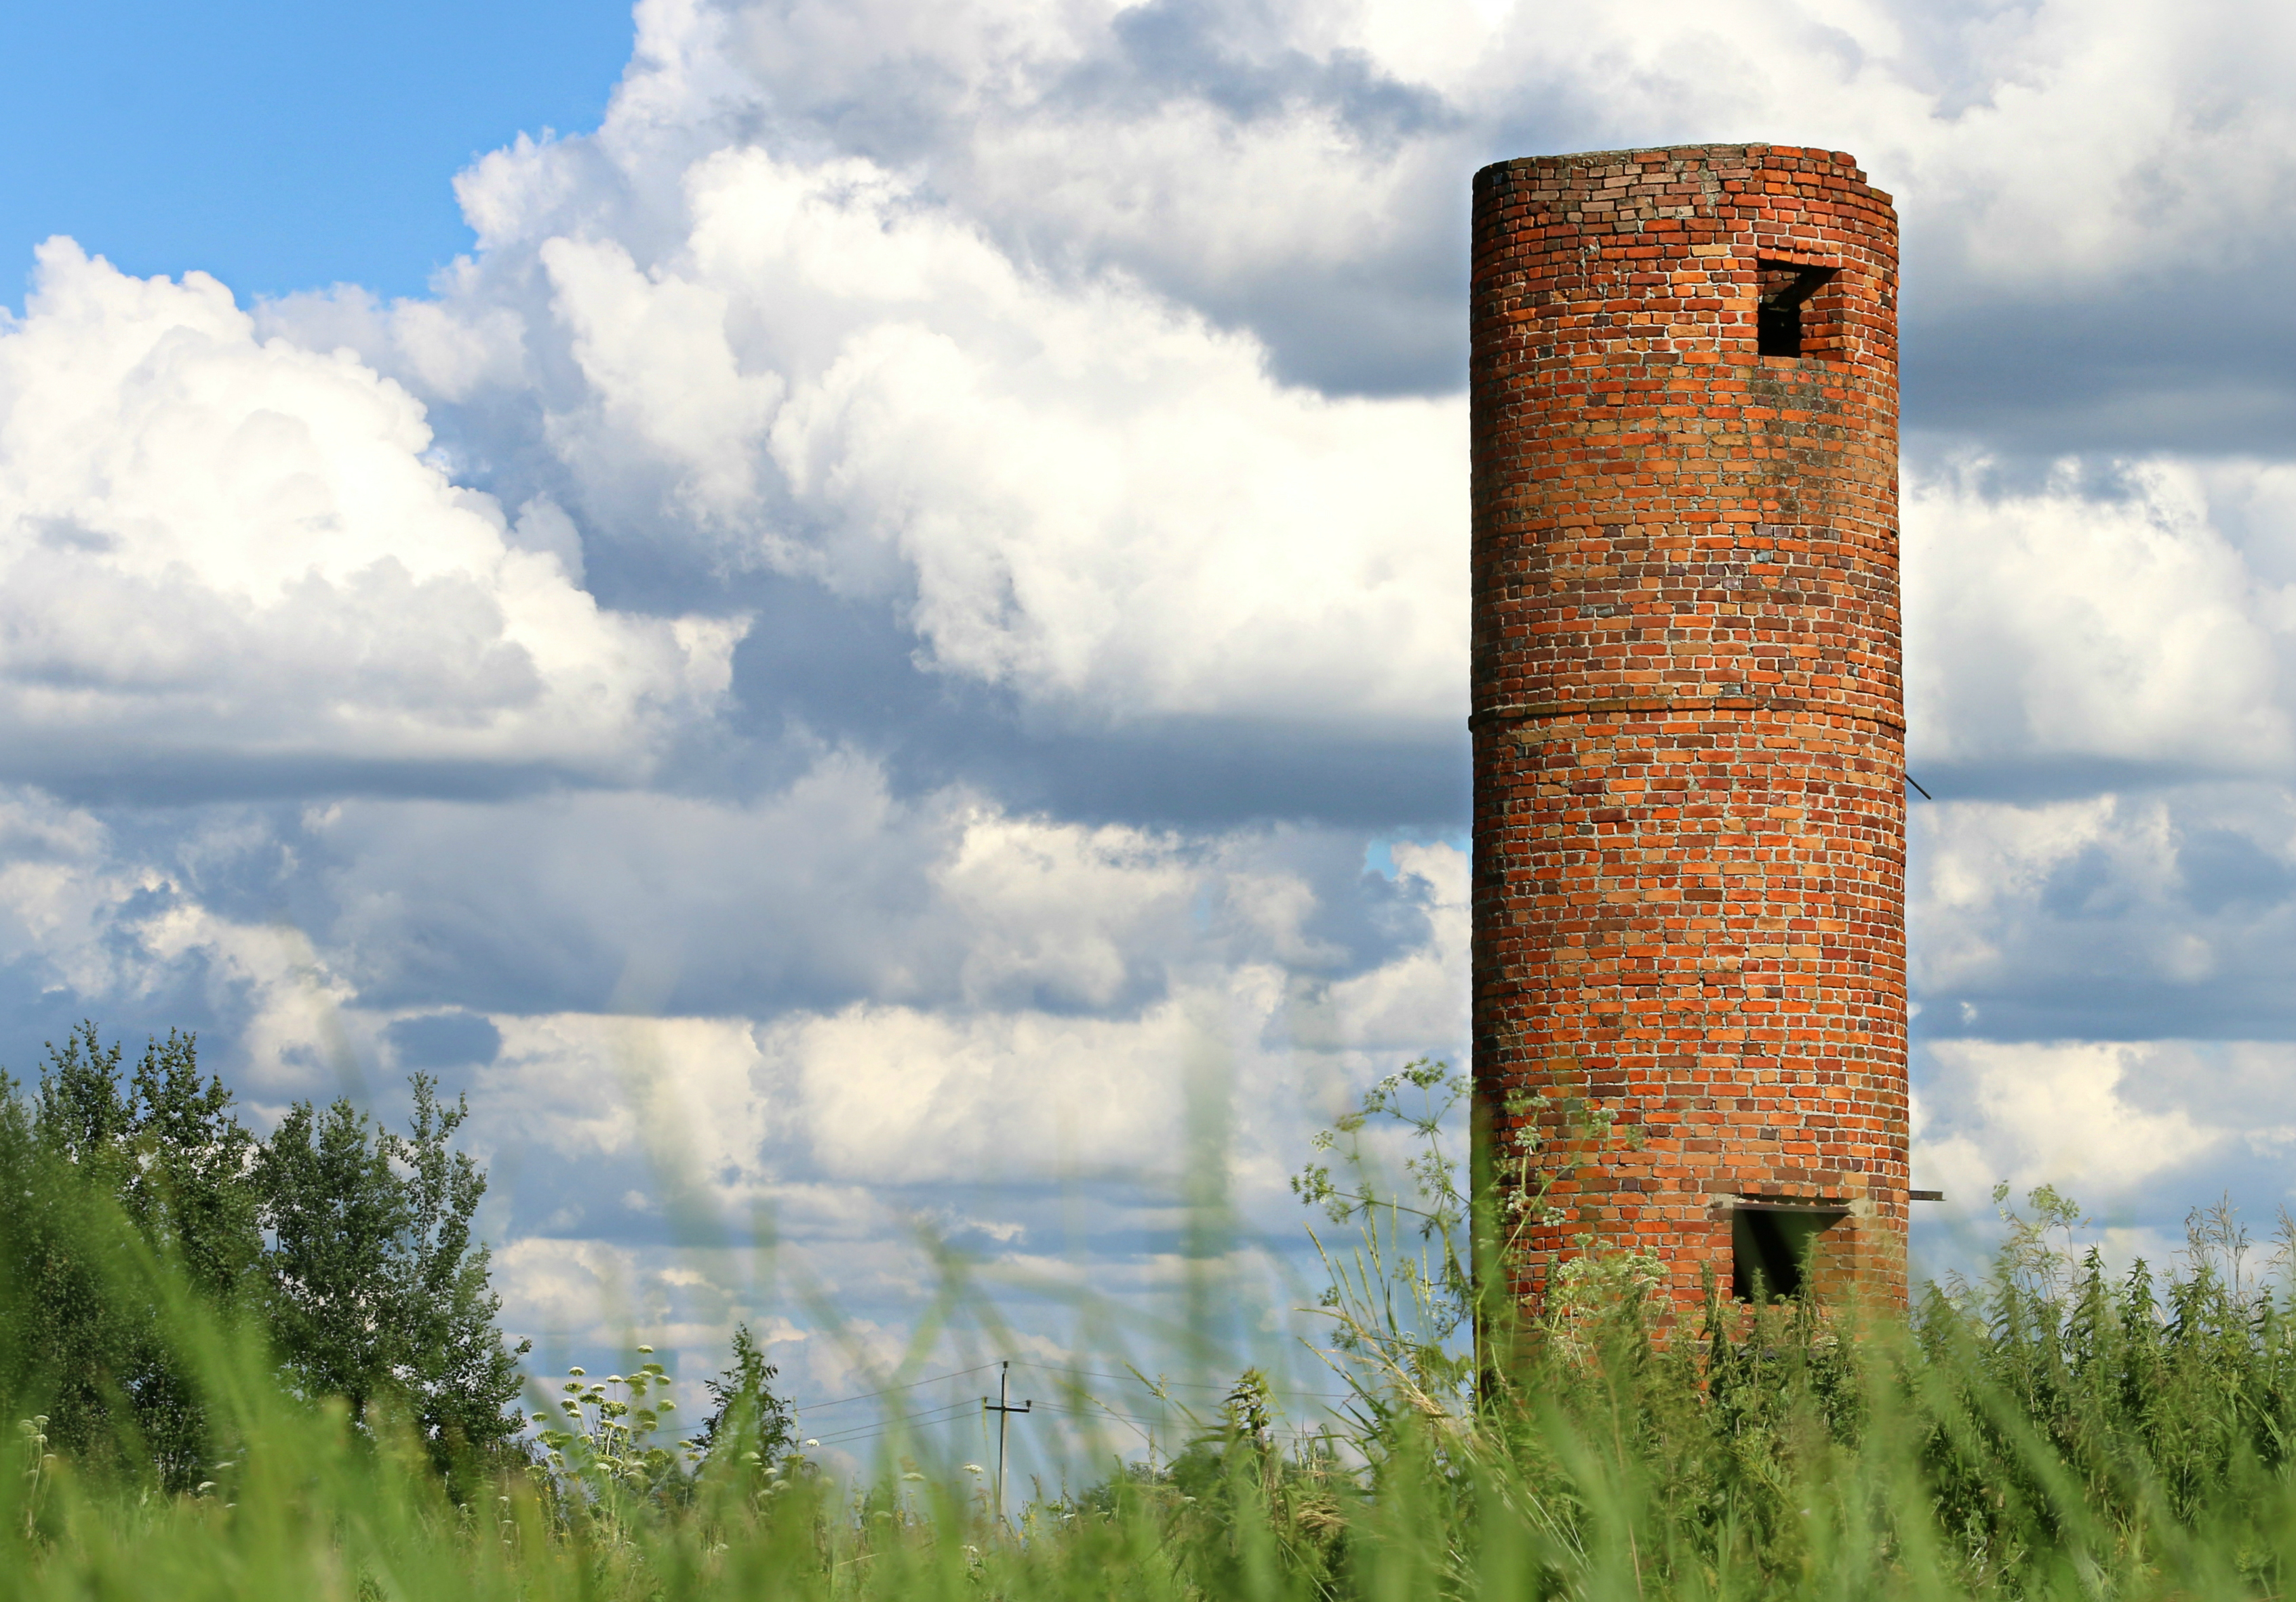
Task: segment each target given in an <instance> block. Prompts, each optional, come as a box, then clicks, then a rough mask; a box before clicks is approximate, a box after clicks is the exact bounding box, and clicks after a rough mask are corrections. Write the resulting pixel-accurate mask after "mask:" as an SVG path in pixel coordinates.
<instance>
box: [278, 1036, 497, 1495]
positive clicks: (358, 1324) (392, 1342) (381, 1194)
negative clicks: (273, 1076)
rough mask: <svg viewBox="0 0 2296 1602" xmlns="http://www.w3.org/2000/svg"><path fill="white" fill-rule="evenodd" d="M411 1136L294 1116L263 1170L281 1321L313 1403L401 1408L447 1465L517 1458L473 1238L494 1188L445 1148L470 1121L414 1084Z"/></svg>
mask: <svg viewBox="0 0 2296 1602" xmlns="http://www.w3.org/2000/svg"><path fill="white" fill-rule="evenodd" d="M411 1082H412V1084H413V1088H414V1119H413V1121H412V1123H411V1125H410V1133H409V1134H407V1135H398V1134H394V1133H392V1132H391V1131H390V1130H387V1129H384V1128H382V1127H381V1125H379V1124H377V1123H375V1122H374V1121H373V1120H371V1119H369V1118H368V1117H367V1115H366V1114H365V1113H361V1112H360V1111H359V1110H358V1109H357V1108H356V1107H354V1106H352V1105H351V1104H350V1103H349V1102H348V1101H342V1100H338V1101H336V1102H335V1103H334V1104H333V1105H331V1106H329V1107H328V1108H326V1109H325V1111H324V1112H321V1111H318V1110H317V1109H316V1108H314V1107H313V1105H311V1104H310V1103H308V1102H298V1103H296V1104H295V1105H293V1106H292V1107H291V1108H290V1109H289V1111H288V1113H287V1116H286V1117H285V1118H284V1119H283V1120H282V1121H281V1122H280V1125H279V1128H278V1129H277V1130H275V1131H274V1133H273V1135H272V1137H271V1138H270V1140H269V1141H268V1142H266V1144H265V1146H264V1147H263V1150H262V1154H261V1155H260V1156H259V1158H258V1160H257V1162H256V1164H255V1169H254V1179H255V1190H256V1194H257V1196H258V1205H259V1208H260V1212H261V1217H262V1221H263V1224H264V1226H265V1228H266V1229H268V1230H269V1231H270V1233H271V1236H272V1239H273V1245H272V1249H271V1251H270V1252H269V1253H268V1254H267V1256H266V1267H267V1269H268V1271H269V1277H270V1282H271V1291H272V1309H273V1310H272V1323H273V1327H274V1330H275V1334H276V1337H277V1341H278V1347H279V1355H280V1359H281V1363H282V1366H283V1368H284V1370H285V1371H286V1373H287V1375H288V1376H289V1377H290V1378H291V1381H292V1382H293V1383H294V1384H295V1385H296V1386H297V1388H298V1389H299V1390H300V1391H301V1392H302V1393H304V1394H306V1395H310V1396H321V1395H332V1396H340V1397H342V1398H343V1399H344V1400H345V1401H348V1403H349V1404H350V1407H351V1411H352V1414H353V1416H354V1417H360V1418H365V1417H366V1416H367V1414H368V1412H369V1409H372V1408H373V1406H374V1405H375V1404H376V1403H378V1402H379V1401H380V1402H385V1403H387V1404H388V1405H390V1406H392V1407H395V1408H397V1409H403V1410H404V1411H405V1412H406V1414H407V1415H408V1416H409V1417H410V1418H411V1419H412V1420H413V1421H414V1425H415V1426H416V1428H417V1429H418V1430H419V1432H420V1433H421V1434H422V1438H423V1439H424V1441H425V1442H428V1443H429V1444H430V1448H431V1450H432V1451H433V1453H434V1454H435V1455H436V1456H437V1457H438V1458H439V1460H440V1461H441V1462H442V1463H447V1462H451V1461H454V1460H455V1459H456V1458H459V1457H461V1456H463V1455H464V1454H466V1453H471V1452H477V1453H480V1454H491V1453H496V1452H500V1451H504V1450H507V1449H508V1448H509V1445H510V1442H511V1439H512V1436H513V1435H514V1434H516V1433H517V1431H518V1429H519V1427H520V1420H519V1417H517V1415H515V1414H512V1413H510V1412H508V1411H506V1409H508V1407H509V1405H510V1403H511V1402H512V1401H514V1400H515V1399H516V1397H517V1395H518V1389H519V1384H520V1380H519V1374H518V1359H519V1358H520V1357H521V1356H522V1355H523V1354H524V1353H525V1351H527V1347H526V1345H525V1344H523V1343H521V1345H520V1346H519V1347H517V1348H516V1349H515V1350H514V1351H513V1350H512V1349H510V1348H508V1347H506V1346H505V1345H504V1343H503V1337H502V1335H501V1332H500V1330H499V1329H498V1328H497V1327H496V1314H497V1313H498V1312H499V1311H500V1310H501V1306H502V1298H501V1297H500V1296H499V1295H497V1294H495V1293H494V1291H493V1290H492V1289H491V1288H490V1287H489V1284H488V1251H487V1248H486V1247H485V1246H484V1245H482V1244H480V1243H479V1242H478V1241H477V1240H476V1238H475V1236H473V1234H472V1230H471V1223H472V1220H473V1218H474V1217H475V1215H476V1213H477V1211H478V1205H479V1202H480V1198H481V1197H483V1196H484V1195H486V1188H487V1184H486V1176H485V1175H484V1174H483V1173H482V1172H481V1171H480V1169H479V1167H478V1164H477V1163H476V1162H473V1161H472V1160H471V1156H470V1155H469V1154H467V1153H463V1152H456V1151H453V1150H450V1149H449V1146H448V1142H449V1141H450V1140H451V1138H453V1136H454V1134H455V1130H457V1129H459V1128H461V1126H462V1124H463V1121H464V1120H465V1119H467V1118H468V1117H469V1115H470V1111H469V1106H468V1105H467V1103H466V1102H464V1101H463V1100H461V1099H460V1098H458V1099H457V1100H456V1102H455V1105H454V1106H452V1107H447V1106H445V1105H441V1104H440V1102H439V1097H438V1082H437V1080H434V1079H432V1078H431V1077H430V1076H429V1075H427V1074H416V1075H414V1079H413V1080H412V1081H411Z"/></svg>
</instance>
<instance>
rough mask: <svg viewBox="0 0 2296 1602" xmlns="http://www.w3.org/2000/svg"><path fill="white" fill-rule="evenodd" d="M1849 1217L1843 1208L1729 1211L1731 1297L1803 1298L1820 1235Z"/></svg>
mask: <svg viewBox="0 0 2296 1602" xmlns="http://www.w3.org/2000/svg"><path fill="white" fill-rule="evenodd" d="M1848 1216H1849V1209H1848V1208H1847V1207H1842V1206H1829V1205H1824V1204H1819V1205H1809V1204H1792V1203H1781V1202H1746V1201H1742V1202H1740V1203H1739V1204H1737V1205H1736V1206H1735V1207H1734V1208H1733V1209H1732V1210H1731V1212H1730V1294H1732V1295H1733V1296H1735V1297H1736V1298H1737V1299H1738V1300H1739V1301H1741V1302H1767V1301H1768V1300H1770V1299H1771V1298H1772V1297H1774V1296H1788V1297H1792V1296H1799V1295H1800V1294H1802V1288H1803V1286H1805V1285H1807V1284H1808V1280H1809V1277H1810V1270H1811V1264H1812V1262H1813V1261H1814V1260H1815V1259H1816V1256H1817V1254H1818V1236H1822V1235H1824V1234H1825V1232H1826V1231H1827V1230H1828V1229H1831V1228H1833V1226H1834V1225H1836V1224H1838V1223H1840V1222H1841V1220H1843V1219H1845V1218H1847V1217H1848Z"/></svg>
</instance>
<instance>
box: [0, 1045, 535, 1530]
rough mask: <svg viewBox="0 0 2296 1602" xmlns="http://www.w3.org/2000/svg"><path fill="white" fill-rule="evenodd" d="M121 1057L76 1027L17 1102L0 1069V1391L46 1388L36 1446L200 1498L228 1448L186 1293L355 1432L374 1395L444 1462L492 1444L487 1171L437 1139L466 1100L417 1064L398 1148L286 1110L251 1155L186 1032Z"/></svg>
mask: <svg viewBox="0 0 2296 1602" xmlns="http://www.w3.org/2000/svg"><path fill="white" fill-rule="evenodd" d="M123 1055H124V1054H123V1052H122V1050H121V1048H120V1047H118V1046H116V1045H114V1046H111V1047H106V1046H104V1045H103V1044H102V1039H101V1038H100V1037H99V1035H98V1032H97V1031H96V1027H95V1025H94V1024H93V1023H86V1024H83V1025H81V1026H80V1027H78V1029H75V1030H74V1031H72V1032H71V1034H70V1035H69V1036H68V1037H66V1039H65V1041H64V1044H63V1045H62V1046H61V1047H56V1046H53V1045H51V1046H50V1047H49V1048H48V1056H47V1061H46V1064H45V1066H44V1068H43V1071H42V1072H41V1075H40V1080H39V1083H38V1086H37V1089H36V1090H35V1091H34V1093H33V1094H32V1095H31V1096H30V1097H29V1098H28V1097H25V1096H24V1095H23V1094H21V1092H20V1091H19V1090H18V1089H17V1088H16V1086H15V1085H14V1083H13V1081H12V1080H7V1079H6V1078H5V1076H4V1075H0V1187H4V1191H0V1194H4V1195H7V1196H8V1197H10V1198H12V1202H13V1204H12V1205H10V1206H8V1207H6V1208H0V1274H4V1281H0V1283H4V1285H5V1286H6V1294H5V1295H4V1297H0V1394H5V1395H9V1396H15V1397H26V1398H38V1399H40V1400H39V1402H38V1405H39V1407H40V1408H41V1409H42V1412H41V1417H42V1419H43V1422H42V1424H41V1425H40V1427H39V1429H38V1430H37V1432H35V1433H37V1434H40V1435H42V1436H43V1437H44V1438H45V1440H47V1441H49V1442H53V1444H54V1445H55V1447H56V1448H57V1449H58V1451H59V1453H60V1454H61V1456H62V1457H64V1458H70V1459H75V1460H77V1461H79V1462H80V1463H82V1464H83V1465H84V1466H102V1467H103V1468H105V1469H106V1470H107V1471H119V1472H133V1471H135V1470H138V1469H148V1470H149V1471H150V1472H152V1474H153V1475H156V1476H157V1478H158V1480H159V1482H160V1484H162V1485H163V1486H165V1487H167V1488H168V1489H169V1490H171V1491H186V1490H191V1489H194V1488H196V1486H197V1485H198V1484H199V1483H201V1481H202V1480H203V1479H205V1478H206V1476H207V1475H209V1473H210V1472H212V1466H213V1463H214V1462H215V1461H217V1460H219V1459H220V1458H221V1457H222V1455H223V1453H224V1450H225V1447H224V1443H223V1440H222V1438H221V1437H220V1436H218V1434H217V1430H216V1427H215V1424H214V1420H213V1419H212V1417H210V1414H211V1409H210V1407H209V1399H208V1398H207V1397H206V1396H205V1394H204V1391H203V1386H202V1383H201V1379H200V1377H199V1375H198V1370H197V1366H196V1365H195V1364H194V1363H193V1361H192V1360H191V1359H190V1358H189V1357H188V1356H187V1355H186V1352H185V1350H184V1344H183V1339H182V1335H181V1329H180V1325H181V1322H182V1319H181V1308H180V1307H179V1306H178V1305H176V1302H174V1301H172V1300H171V1298H172V1297H174V1296H176V1294H182V1295H188V1296H190V1297H193V1298H194V1299H196V1301H197V1302H199V1304H200V1305H201V1307H203V1308H204V1309H205V1310H207V1311H208V1313H209V1314H211V1315H212V1316H213V1317H214V1318H215V1319H217V1321H218V1327H220V1328H222V1329H225V1330H227V1331H229V1332H230V1337H229V1338H231V1339H232V1340H234V1341H236V1342H240V1343H245V1344H247V1345H249V1346H250V1347H252V1348H254V1349H257V1350H261V1351H268V1352H270V1353H272V1354H274V1355H275V1357H276V1360H277V1361H278V1364H279V1368H280V1370H281V1372H282V1374H283V1376H284V1377H285V1378H286V1380H287V1382H288V1384H289V1385H290V1388H291V1390H292V1391H294V1392H295V1393H298V1394H299V1395H301V1396H303V1397H305V1398H307V1399H308V1400H311V1401H317V1400H319V1399H322V1398H325V1397H340V1398H342V1399H344V1400H345V1401H347V1402H348V1405H349V1408H350V1411H351V1415H352V1417H354V1418H355V1419H358V1420H362V1421H364V1420H366V1419H367V1418H368V1415H369V1414H370V1412H371V1410H372V1409H373V1408H374V1406H375V1404H376V1403H377V1402H378V1401H381V1402H382V1403H383V1404H384V1406H385V1408H386V1410H388V1411H389V1412H390V1413H391V1414H392V1415H393V1416H394V1417H399V1418H403V1419H404V1420H405V1421H406V1424H407V1425H409V1426H410V1427H411V1428H412V1429H413V1431H414V1434H415V1436H416V1437H417V1438H418V1439H420V1440H421V1441H422V1442H424V1443H425V1446H426V1448H427V1450H428V1451H429V1453H430V1457H431V1458H432V1460H433V1462H434V1464H436V1465H437V1466H442V1467H443V1466H448V1465H450V1464H460V1465H464V1466H468V1465H469V1464H471V1463H472V1462H484V1461H486V1460H488V1458H490V1457H501V1456H504V1454H505V1453H507V1452H509V1451H510V1450H511V1445H510V1443H511V1440H512V1436H513V1435H514V1434H515V1433H516V1432H517V1431H518V1429H519V1428H520V1426H521V1421H520V1419H519V1418H518V1417H516V1416H515V1415H514V1414H513V1415H507V1416H506V1415H505V1413H504V1408H505V1406H506V1405H507V1404H508V1403H509V1402H510V1401H512V1400H513V1399H514V1398H515V1396H516V1394H517V1390H518V1386H519V1383H520V1382H519V1377H518V1374H517V1368H516V1358H517V1354H516V1353H513V1352H512V1351H507V1350H505V1349H504V1345H503V1342H502V1337H501V1335H500V1334H499V1332H498V1331H497V1329H496V1325H495V1319H496V1312H497V1310H498V1309H499V1306H500V1301H499V1298H497V1297H496V1296H495V1295H494V1294H492V1292H491V1291H490V1290H489V1288H488V1258H487V1253H486V1248H485V1247H484V1246H483V1245H480V1244H479V1243H477V1242H476V1241H475V1240H474V1238H473V1237H472V1235H471V1222H472V1218H473V1215H474V1213H475V1211H476V1209H477V1206H478V1204H479V1200H480V1197H481V1196H482V1195H484V1194H485V1190H486V1179H485V1176H484V1175H483V1174H482V1173H480V1171H479V1170H478V1168H477V1166H476V1164H475V1163H473V1162H472V1161H471V1158H470V1157H469V1156H468V1155H467V1154H463V1153H459V1152H455V1151H453V1150H451V1149H450V1146H449V1142H450V1140H451V1138H452V1137H453V1135H454V1133H455V1130H456V1129H457V1128H458V1127H459V1126H460V1124H461V1123H462V1121H463V1118H464V1116H465V1111H464V1109H463V1106H462V1105H461V1104H459V1103H458V1104H457V1105H455V1106H454V1107H453V1108H447V1107H444V1106H442V1105H440V1104H439V1101H438V1097H437V1093H436V1089H437V1088H436V1085H435V1083H434V1081H432V1080H429V1079H427V1078H425V1077H423V1076H421V1075H417V1076H416V1077H415V1080H414V1119H413V1122H412V1124H411V1126H410V1130H409V1133H408V1134H406V1135H404V1136H400V1135H395V1134H392V1133H390V1132H389V1131H387V1130H381V1129H379V1128H376V1127H374V1126H373V1125H372V1123H371V1122H370V1121H368V1120H367V1119H366V1118H365V1116H364V1115H362V1114H361V1113H358V1112H357V1110H356V1109H354V1108H352V1107H351V1106H350V1105H348V1103H344V1102H338V1103H336V1104H335V1105H333V1106H332V1107H329V1108H328V1109H327V1110H326V1111H325V1112H324V1113H316V1112H315V1111H314V1110H313V1109H312V1108H311V1107H310V1106H309V1105H303V1104H299V1105H297V1106H295V1107H294V1108H293V1109H292V1110H291V1112H290V1113H289V1114H288V1116H287V1117H286V1119H285V1120H283V1122H282V1123H281V1125H280V1127H279V1129H278V1130H275V1132H274V1134H273V1136H272V1138H271V1139H270V1140H269V1141H268V1142H258V1140H257V1139H256V1138H255V1137H254V1136H253V1134H252V1133H250V1131H249V1130H247V1129H245V1128H244V1127H243V1126H242V1124H241V1123H240V1122H239V1121H238V1118H237V1114H236V1113H235V1111H234V1108H233V1105H232V1098H231V1094H230V1092H229V1091H228V1090H226V1089H225V1088H224V1086H223V1084H222V1082H221V1081H220V1080H217V1079H216V1078H214V1077H212V1076H210V1077H208V1078H206V1079H204V1080H203V1079H202V1078H201V1074H200V1072H199V1060H198V1050H197V1044H196V1042H195V1040H194V1039H193V1038H192V1037H191V1036H188V1035H181V1034H176V1033H170V1034H169V1035H168V1038H167V1039H165V1040H164V1041H161V1040H154V1041H152V1042H150V1043H149V1044H148V1045H147V1047H145V1049H144V1052H143V1056H142V1057H141V1059H140V1060H139V1061H138V1062H137V1063H136V1064H135V1067H134V1069H133V1071H132V1072H127V1073H126V1074H125V1075H123V1072H122V1062H123ZM266 1231H267V1232H268V1233H269V1236H270V1239H269V1241H268V1242H267V1243H266ZM522 1350H523V1348H521V1351H522Z"/></svg>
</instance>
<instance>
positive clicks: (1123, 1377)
mask: <svg viewBox="0 0 2296 1602" xmlns="http://www.w3.org/2000/svg"><path fill="white" fill-rule="evenodd" d="M1013 1361H1014V1362H1016V1363H1018V1364H1020V1366H1021V1368H1036V1369H1038V1370H1041V1371H1042V1372H1044V1373H1046V1374H1051V1375H1075V1376H1078V1377H1081V1378H1084V1379H1112V1380H1115V1381H1116V1382H1118V1383H1119V1384H1135V1385H1143V1386H1145V1387H1146V1388H1147V1389H1148V1390H1149V1391H1151V1392H1153V1391H1155V1390H1156V1389H1157V1388H1158V1387H1159V1386H1161V1387H1162V1388H1164V1389H1166V1390H1179V1391H1220V1392H1227V1391H1233V1390H1234V1389H1235V1387H1234V1385H1232V1384H1229V1385H1223V1384H1216V1383H1214V1382H1213V1381H1210V1380H1193V1379H1159V1380H1154V1381H1151V1380H1149V1379H1147V1378H1145V1377H1144V1376H1141V1375H1137V1374H1101V1373H1096V1372H1095V1371H1094V1370H1093V1369H1090V1368H1054V1367H1053V1366H1052V1365H1051V1364H1050V1363H1032V1362H1029V1361H1028V1360H1026V1359H1023V1358H1014V1359H1013ZM1267 1389H1268V1393H1269V1394H1271V1395H1275V1396H1306V1397H1311V1398H1313V1399H1314V1400H1316V1401H1354V1400H1355V1393H1353V1392H1351V1391H1296V1390H1293V1389H1292V1388H1291V1387H1289V1386H1286V1385H1270V1386H1268V1387H1267Z"/></svg>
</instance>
